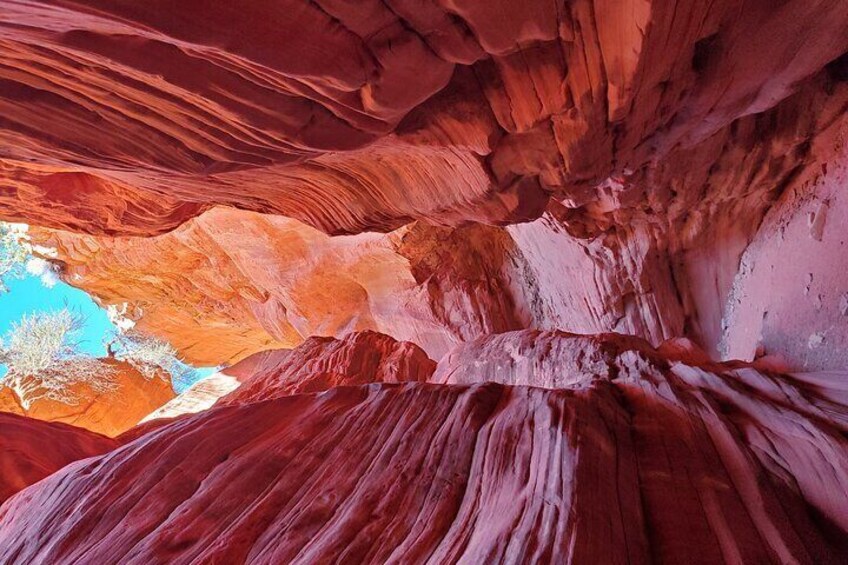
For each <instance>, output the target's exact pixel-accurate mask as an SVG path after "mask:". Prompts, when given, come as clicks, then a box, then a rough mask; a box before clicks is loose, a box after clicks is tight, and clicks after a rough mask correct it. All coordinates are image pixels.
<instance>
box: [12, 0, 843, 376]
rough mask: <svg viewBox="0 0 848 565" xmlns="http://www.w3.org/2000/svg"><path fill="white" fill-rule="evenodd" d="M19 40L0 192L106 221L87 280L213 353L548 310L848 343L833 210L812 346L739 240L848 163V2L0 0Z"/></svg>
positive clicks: (712, 335) (75, 267) (60, 224)
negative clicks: (749, 302)
mask: <svg viewBox="0 0 848 565" xmlns="http://www.w3.org/2000/svg"><path fill="white" fill-rule="evenodd" d="M246 38H250V39H249V40H248V39H246ZM0 46H2V48H3V52H4V59H3V61H2V65H0V141H2V142H3V147H5V149H4V150H3V153H2V154H0V175H2V179H3V182H2V185H0V216H3V217H5V218H9V219H19V220H26V221H28V222H30V223H33V224H36V225H41V226H48V227H52V228H60V229H63V230H71V231H75V232H85V233H88V234H91V235H92V236H91V237H85V236H81V237H80V239H75V237H77V236H67V235H64V234H62V233H61V232H59V233H58V234H57V235H56V237H57V238H58V239H60V240H64V244H63V245H58V247H59V248H60V254H59V261H60V263H61V264H65V265H67V268H68V273H66V277H67V278H68V280H70V282H72V283H73V284H76V285H78V286H80V287H82V288H84V289H86V290H89V291H91V292H93V293H94V294H95V295H97V296H100V297H101V298H102V299H103V300H104V301H105V302H110V303H112V302H116V301H117V302H123V301H131V302H133V303H134V304H135V305H136V306H137V309H136V311H137V312H149V313H150V315H149V316H148V320H145V321H144V322H142V324H143V325H146V326H149V327H148V329H149V330H151V331H152V332H153V333H155V334H158V335H160V336H162V337H166V338H169V339H171V340H172V341H174V342H175V343H176V344H177V346H178V348H179V349H180V350H181V351H183V352H184V353H185V354H186V356H187V357H188V358H189V359H191V360H194V361H196V362H203V363H208V364H218V363H232V362H235V361H238V360H240V359H243V358H245V357H246V356H247V355H250V354H251V353H254V352H257V351H261V350H264V349H268V348H278V347H287V348H288V347H293V346H295V345H297V344H298V343H300V342H301V341H302V340H303V339H305V338H307V337H309V336H310V335H323V336H335V337H343V336H344V335H345V334H346V333H348V332H350V331H360V330H366V329H371V330H376V331H380V332H383V333H387V334H390V335H392V336H393V337H395V338H397V339H400V340H411V341H414V342H415V343H418V344H419V345H421V346H422V347H424V348H425V350H426V351H427V352H428V354H429V355H431V356H432V357H435V358H438V357H441V355H443V354H444V353H446V352H447V351H448V350H450V349H451V348H452V347H453V346H454V345H456V344H458V343H462V342H464V341H467V340H470V339H475V338H478V337H482V336H485V335H488V334H491V333H495V332H503V331H509V330H515V329H523V328H535V329H563V330H566V331H574V332H585V333H598V332H606V331H618V332H625V333H633V334H636V335H639V336H641V337H644V338H646V339H648V340H649V341H650V342H651V343H653V344H654V345H657V344H659V343H660V342H662V341H663V340H665V339H668V338H672V337H677V336H680V335H686V336H687V337H689V338H691V339H694V340H696V341H698V342H699V343H700V344H701V345H702V346H703V347H704V349H705V350H706V351H707V352H708V353H710V355H712V356H713V357H714V358H729V357H730V356H733V355H736V356H744V357H746V358H752V357H754V356H755V355H756V352H757V351H758V350H759V351H767V352H772V351H777V350H784V354H785V357H786V358H787V362H788V363H789V364H790V365H791V366H792V367H795V368H799V369H800V368H804V369H816V368H838V367H840V366H841V365H840V363H841V362H842V359H843V354H842V353H840V351H842V350H844V348H842V347H840V344H842V343H843V342H844V340H845V339H846V338H845V337H844V336H845V335H848V334H846V333H845V332H844V331H843V330H841V326H842V325H841V324H837V323H836V321H837V320H838V316H837V315H836V312H837V310H838V301H839V299H840V298H839V297H838V296H837V295H841V293H842V292H844V291H843V290H842V289H841V287H842V286H846V285H848V281H845V280H844V277H842V273H841V270H836V271H833V270H828V268H827V266H826V265H827V264H828V262H827V261H826V260H825V259H824V258H826V257H830V256H837V255H838V253H839V252H840V249H839V246H840V245H841V243H838V242H837V240H838V239H839V237H840V236H838V235H836V236H827V234H826V233H824V232H822V237H818V236H817V237H813V238H812V239H813V242H807V241H806V240H804V241H803V242H800V243H797V244H792V245H791V246H790V247H791V252H792V254H793V256H794V255H798V259H799V260H800V262H799V263H798V267H797V269H798V270H800V269H802V268H808V271H807V272H809V273H813V275H814V276H815V275H816V274H818V275H819V277H818V278H817V279H816V280H818V281H825V282H826V284H827V285H828V288H826V289H823V290H824V291H818V292H815V293H814V294H812V295H811V296H813V299H812V303H811V304H810V305H809V306H810V307H805V313H804V315H803V317H804V319H803V324H802V326H803V333H805V334H806V335H807V336H809V337H808V339H810V340H812V341H811V343H812V344H813V345H812V346H811V347H806V346H805V347H799V346H797V345H796V344H788V341H789V339H787V338H785V337H784V336H785V335H787V334H790V333H791V332H792V328H793V326H792V324H793V323H795V322H796V321H797V320H795V319H794V318H793V316H794V315H791V314H788V313H787V314H784V313H779V312H777V311H776V310H777V309H778V307H779V305H780V304H788V303H791V302H793V301H791V300H783V298H782V297H783V296H784V295H785V294H786V293H787V292H790V293H794V292H795V291H796V290H797V288H796V287H797V284H796V283H795V282H791V283H790V282H786V281H788V280H789V278H790V276H789V275H787V276H786V278H785V279H784V278H779V279H771V278H770V277H768V276H765V275H763V274H762V273H763V270H761V271H760V273H759V274H757V275H756V276H755V277H754V279H751V278H750V276H749V273H747V272H746V268H748V267H750V265H751V264H752V262H756V261H754V259H753V257H750V256H749V258H748V260H747V262H742V261H741V258H742V256H743V253H745V252H746V248H748V247H749V244H751V243H752V242H754V243H753V244H752V245H753V246H754V248H752V249H751V250H749V254H753V253H754V251H755V249H762V251H757V253H758V254H759V253H763V254H764V256H763V258H762V259H761V260H760V261H759V263H762V264H763V265H766V264H767V263H769V262H773V261H774V260H775V259H772V258H769V254H771V255H774V254H775V251H774V250H773V249H770V245H771V244H769V243H768V242H770V241H772V238H773V236H774V233H775V225H774V223H772V222H765V223H763V218H764V217H765V216H766V214H769V215H770V217H771V216H777V215H780V212H779V210H780V209H783V210H787V211H786V212H785V213H787V214H790V213H791V210H797V209H799V207H803V204H802V203H801V202H800V201H795V198H796V197H801V196H800V195H802V194H803V193H805V192H809V187H810V186H811V185H812V184H815V183H821V184H823V185H831V186H833V185H838V184H840V182H841V181H840V180H839V179H840V178H841V177H840V176H839V175H840V174H841V173H839V172H838V171H839V170H841V169H840V167H841V164H842V163H844V162H845V155H844V150H843V148H842V147H843V138H844V135H845V131H846V128H848V125H846V118H845V116H846V115H848V113H846V107H848V85H846V80H848V60H846V56H845V53H846V51H848V10H846V9H845V5H844V2H839V1H834V0H821V1H817V2H809V1H808V0H785V1H782V2H780V3H778V4H775V3H774V2H773V1H772V0H757V1H749V2H745V3H744V4H739V3H738V2H735V1H731V0H719V1H715V2H708V3H705V2H695V1H685V2H651V1H649V0H627V1H625V2H618V3H614V2H608V1H605V0H574V1H572V2H567V3H566V2H562V1H559V0H557V1H553V2H552V1H549V0H527V1H525V2H521V3H516V2H514V1H512V0H497V1H486V2H483V1H480V0H440V1H438V2H427V3H421V2H410V1H408V0H390V1H387V2H383V1H377V0H373V1H372V0H369V1H367V2H358V3H357V5H356V6H353V5H352V4H351V3H349V2H340V1H337V0H320V1H316V2H308V3H306V2H302V1H300V0H287V1H282V2H277V3H267V2H259V3H252V4H251V5H250V6H248V7H243V6H239V7H233V6H230V5H228V4H226V3H208V2H204V3H200V4H198V3H195V2H184V3H179V5H173V3H163V2H161V1H155V2H147V3H143V4H139V3H137V2H130V1H119V2H110V3H103V2H99V1H97V0H81V1H74V2H71V1H61V2H50V3H46V2H39V1H36V0H26V1H24V0H9V1H7V2H5V3H4V10H3V13H2V14H0ZM829 190H830V189H825V190H823V191H820V192H819V195H818V196H816V198H817V200H818V201H821V202H825V201H829V200H828V198H830V197H829V196H828V194H829V192H828V191H829ZM793 202H794V203H793ZM214 206H226V207H229V208H240V209H242V210H247V211H250V212H262V213H265V214H270V215H271V216H269V217H270V218H271V219H268V218H269V217H259V216H254V215H252V214H250V213H249V212H243V213H239V212H234V211H232V210H226V211H223V212H222V211H218V210H211V209H212V208H213V207H214ZM210 210H211V211H210ZM204 212H205V213H204ZM210 214H212V215H211V216H210ZM802 215H803V213H802ZM819 217H820V218H821V216H819ZM190 218H197V219H196V221H195V222H189V223H186V222H187V221H188V220H189V219H190ZM413 220H417V222H416V223H413V224H412V226H410V225H409V224H410V223H411V222H412V221H413ZM525 220H533V221H531V222H529V223H516V222H523V221H525ZM474 222H478V223H482V224H486V225H485V226H484V225H475V224H474ZM469 223H471V224H469ZM799 223H803V221H799ZM761 224H762V226H761ZM819 224H822V225H823V223H822V220H821V219H820V220H819V221H818V223H817V226H819V227H816V232H817V233H818V231H820V230H821V229H823V228H822V227H821V226H820V225H819ZM179 226H183V227H182V228H180V227H179ZM497 226H501V227H497ZM171 230H177V231H176V232H174V233H173V234H170V235H165V236H162V238H159V239H157V240H155V242H156V243H155V244H154V245H148V242H147V241H146V240H140V241H133V240H131V239H130V240H127V239H118V240H114V239H111V238H105V239H102V238H100V237H97V236H113V235H122V236H150V235H157V234H163V233H164V232H168V231H171ZM366 230H373V231H379V232H392V233H391V234H390V235H388V236H386V237H385V238H383V237H381V236H378V235H374V234H369V235H363V234H362V233H361V232H363V231H366ZM393 230H400V231H399V232H398V231H393ZM799 230H801V231H803V228H802V227H799ZM321 232H325V233H329V234H359V235H356V236H355V238H356V239H354V240H348V239H346V238H332V239H331V238H327V237H323V236H322V235H321ZM789 233H790V235H793V236H794V232H793V231H792V230H790V232H789ZM45 237H47V238H51V237H53V236H51V235H46V236H45ZM804 237H806V236H804ZM251 241H255V242H256V243H251ZM840 241H841V240H840ZM756 242H761V243H756ZM762 242H765V243H762ZM808 248H810V249H808ZM782 255H783V252H781V256H782ZM802 256H803V257H802ZM809 257H822V258H823V259H822V260H821V265H820V266H817V265H806V266H804V267H802V266H801V265H800V263H803V262H804V261H807V260H809V259H808V258H809ZM455 258H461V259H459V260H456V261H455V260H454V259H455ZM245 265H247V266H245ZM378 266H379V267H378ZM816 271H820V272H818V273H816ZM825 271H827V272H825ZM142 273H143V276H142V275H141V274H142ZM195 273H196V278H195V276H194V275H195ZM77 276H79V277H80V278H79V279H77V278H76V277H77ZM804 276H806V274H805V275H804ZM791 278H792V280H793V281H794V280H795V279H794V274H793V277H791ZM210 279H211V280H210ZM830 279H834V280H830ZM815 284H820V283H815ZM822 284H823V283H822ZM749 287H750V288H749ZM325 289H326V290H325ZM760 289H766V290H768V292H771V293H772V294H774V295H776V296H778V297H779V298H778V299H777V300H778V301H779V302H778V303H777V304H775V305H769V304H760V305H757V306H755V307H752V309H751V311H750V312H742V311H738V310H736V306H737V305H738V303H739V302H741V301H743V298H742V297H744V296H749V295H756V296H761V295H762V294H763V292H760ZM818 294H821V295H822V298H821V301H822V304H823V305H824V306H823V307H822V308H818V307H817V304H818V302H817V299H816V296H817V295H818ZM330 302H338V304H337V305H336V306H337V307H336V308H328V304H329V303H330ZM187 305H191V306H192V308H193V307H194V306H197V308H198V311H196V312H195V311H193V310H192V308H189V307H187ZM765 312H770V317H769V318H768V320H767V321H766V322H763V321H762V320H761V319H758V316H759V317H760V318H763V317H764V316H765ZM800 315H801V314H798V316H800ZM760 326H762V327H760ZM215 333H217V335H213V334H215ZM740 334H744V335H745V336H746V337H745V338H744V340H741V341H739V340H737V338H736V336H738V335H740ZM823 334H827V335H824V336H823ZM737 341H738V342H739V345H735V343H736V342H737ZM743 343H744V345H743Z"/></svg>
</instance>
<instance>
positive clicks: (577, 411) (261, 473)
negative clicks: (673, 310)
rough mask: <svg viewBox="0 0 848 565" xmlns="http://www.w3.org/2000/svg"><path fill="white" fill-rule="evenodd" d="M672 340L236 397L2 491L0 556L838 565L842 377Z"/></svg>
mask: <svg viewBox="0 0 848 565" xmlns="http://www.w3.org/2000/svg"><path fill="white" fill-rule="evenodd" d="M673 345H674V347H672V348H671V349H672V350H674V351H676V354H675V355H672V356H671V357H668V356H666V355H664V354H663V353H661V352H658V351H657V350H654V349H653V348H651V347H650V346H649V345H648V344H647V343H645V342H644V341H641V340H637V339H634V338H622V337H620V336H599V337H580V336H570V335H567V334H562V333H542V334H539V333H536V332H513V333H510V334H505V335H498V336H492V337H491V338H489V339H488V340H481V341H480V342H478V343H476V344H474V345H469V346H467V347H468V348H469V351H465V352H462V353H460V354H459V355H457V356H452V358H451V361H449V362H448V366H446V367H445V368H442V367H440V368H439V370H438V371H437V374H445V375H449V376H448V377H447V378H445V379H442V380H446V381H448V382H455V381H457V380H463V379H462V378H461V377H460V376H459V375H460V374H461V373H464V374H466V375H472V376H473V378H474V380H475V381H476V382H478V383H479V382H480V381H484V380H503V379H501V378H499V376H498V371H497V369H496V367H497V366H504V363H505V362H507V360H506V357H505V356H504V348H505V347H506V348H508V349H507V351H506V354H507V355H509V356H512V358H513V361H512V363H513V364H514V365H513V369H514V370H513V373H512V374H511V375H509V378H508V380H510V381H511V382H514V383H516V384H519V385H520V386H509V385H505V384H499V383H488V384H475V385H471V386H468V385H437V384H425V383H417V382H410V383H401V384H385V383H376V384H370V385H357V386H342V387H335V388H332V389H330V390H328V391H326V392H321V393H312V394H298V395H294V396H282V397H279V398H272V399H268V400H260V401H258V402H254V401H253V399H251V398H244V397H243V398H242V399H241V401H240V402H234V403H233V404H231V405H228V406H218V407H215V408H212V409H211V410H208V411H206V412H203V413H200V414H195V415H191V416H187V417H183V418H181V419H178V420H177V421H175V422H173V423H171V424H168V425H166V426H164V427H159V428H157V429H155V431H152V432H150V433H148V434H147V435H144V436H141V437H140V438H138V439H136V440H135V441H132V442H131V443H129V444H127V445H125V446H124V447H121V448H118V449H117V450H115V451H113V452H111V453H108V454H106V455H104V456H102V457H100V458H98V459H93V460H90V461H87V462H83V463H79V464H77V465H74V466H71V467H68V468H66V469H64V470H62V471H59V472H58V473H56V474H55V475H53V476H52V477H50V478H48V479H47V480H45V481H43V482H41V483H39V484H38V485H35V486H33V487H31V488H29V489H27V490H25V491H24V492H22V493H20V494H19V495H18V496H16V497H15V498H13V499H12V500H11V501H10V502H9V503H8V504H6V505H5V506H4V507H2V508H0V542H2V543H0V556H2V560H3V561H4V562H8V563H29V562H51V563H65V562H72V561H74V560H78V559H84V560H87V561H93V562H103V561H112V560H120V561H121V562H124V563H149V562H151V561H168V562H172V563H187V562H192V561H198V560H200V561H216V562H228V563H233V562H242V561H250V562H256V563H280V562H286V563H289V562H300V563H309V562H316V561H322V562H323V561H337V560H341V561H345V562H372V563H383V562H387V561H403V562H406V563H410V562H425V561H429V562H437V563H441V562H455V561H462V560H467V561H472V562H493V561H500V560H506V561H509V562H522V561H529V562H533V561H538V560H541V561H544V562H548V561H553V562H572V563H625V562H630V563H648V562H652V561H658V562H664V563H721V562H746V563H768V562H797V563H840V562H844V559H845V558H846V557H848V546H846V544H845V539H846V538H845V533H846V532H848V498H846V496H848V495H846V493H848V474H846V469H848V440H846V435H845V432H846V426H848V418H846V413H848V412H846V402H848V388H846V386H845V382H846V380H845V375H844V374H841V373H840V374H835V373H831V374H826V373H820V374H809V375H806V376H804V377H803V378H799V377H790V376H788V375H780V374H776V373H769V372H764V371H758V370H757V369H755V368H753V367H751V366H750V365H748V364H745V363H735V364H725V365H720V364H707V365H698V364H696V363H692V362H686V361H682V360H680V359H681V358H682V357H685V356H686V355H689V356H690V358H691V355H692V354H693V353H692V351H689V352H688V353H686V352H685V348H681V347H680V344H676V345H675V344H673ZM667 349H668V348H667ZM471 350H473V351H474V353H476V355H477V359H478V360H479V361H480V362H479V363H476V364H475V363H471V364H466V363H465V362H464V360H465V359H469V358H470V357H468V355H469V354H470V353H471ZM681 352H683V353H681ZM411 355H412V357H414V356H415V353H414V352H411ZM554 360H558V361H559V365H556V364H554V363H553V361H554ZM457 363H461V364H460V365H457ZM551 377H554V378H556V379H557V380H558V386H559V388H557V389H548V390H546V389H542V388H534V387H529V388H528V387H527V386H524V385H527V384H531V385H535V384H550V382H551ZM539 379H541V380H542V381H543V382H541V383H540V382H539ZM268 384H269V387H270V388H273V386H274V385H273V384H272V383H270V382H269V383H268ZM283 386H285V385H283ZM107 508H108V512H106V511H105V510H106V509H107ZM72 509H73V513H71V510H72ZM399 509H404V510H403V511H402V512H399V511H398V510H399Z"/></svg>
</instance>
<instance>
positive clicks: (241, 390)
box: [220, 332, 436, 404]
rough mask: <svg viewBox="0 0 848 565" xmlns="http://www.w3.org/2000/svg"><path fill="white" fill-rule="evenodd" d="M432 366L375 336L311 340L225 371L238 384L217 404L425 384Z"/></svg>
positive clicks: (403, 345)
mask: <svg viewBox="0 0 848 565" xmlns="http://www.w3.org/2000/svg"><path fill="white" fill-rule="evenodd" d="M435 368H436V363H435V362H434V361H432V360H431V359H430V358H429V357H427V354H426V353H424V351H422V350H421V348H419V347H418V346H416V345H414V344H412V343H409V342H398V341H396V340H395V339H392V338H391V337H389V336H387V335H383V334H378V333H375V332H360V333H354V334H350V335H348V336H346V337H345V338H344V339H341V340H339V339H333V338H320V337H311V338H309V339H308V340H306V341H305V342H304V343H303V344H301V345H300V346H299V347H297V348H296V349H292V350H278V351H265V352H262V353H257V354H255V355H253V356H251V357H248V358H247V359H245V360H244V361H242V362H241V363H237V364H236V365H234V366H233V367H230V368H229V369H227V373H229V374H230V375H233V376H235V377H236V378H237V379H238V380H240V381H241V382H242V384H241V386H239V387H238V388H237V389H236V390H234V391H233V392H232V393H231V394H229V395H227V396H226V397H224V398H223V399H222V400H221V402H220V403H221V404H245V403H248V402H258V401H261V400H268V399H271V398H279V397H281V396H289V395H292V394H299V393H304V392H319V391H322V390H327V389H330V388H333V387H337V386H349V385H357V384H365V383H402V382H426V381H427V380H428V379H429V378H430V377H431V376H432V374H433V371H434V370H435Z"/></svg>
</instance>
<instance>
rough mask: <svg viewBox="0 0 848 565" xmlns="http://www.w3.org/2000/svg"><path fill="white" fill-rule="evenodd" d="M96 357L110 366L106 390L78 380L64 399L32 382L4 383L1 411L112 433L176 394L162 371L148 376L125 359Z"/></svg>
mask: <svg viewBox="0 0 848 565" xmlns="http://www.w3.org/2000/svg"><path fill="white" fill-rule="evenodd" d="M97 361H98V362H99V363H103V364H106V365H108V366H109V367H112V370H110V372H109V374H108V378H109V382H110V383H111V385H110V387H109V389H108V390H97V389H95V388H94V387H92V386H91V384H90V383H87V382H79V383H77V384H74V385H73V386H71V387H70V390H68V391H67V394H66V396H67V399H65V400H61V399H56V398H53V397H52V396H50V395H45V394H43V393H44V392H45V391H44V390H43V389H40V388H37V387H33V386H24V387H23V388H22V389H21V390H19V391H17V392H16V391H15V390H12V389H11V388H9V387H4V388H3V390H2V391H0V394H2V396H0V411H4V412H11V413H14V414H22V415H25V416H29V417H30V418H36V419H38V420H44V421H47V422H62V423H65V424H70V425H73V426H77V427H80V428H85V429H88V430H91V431H94V432H97V433H100V434H104V435H106V436H109V437H115V436H118V435H120V434H122V433H123V432H125V431H127V430H128V429H130V428H132V427H133V426H135V425H136V424H138V423H139V421H141V419H142V418H144V417H145V416H146V415H148V414H149V413H150V412H151V411H153V410H155V409H157V408H159V407H160V406H162V405H163V404H165V403H166V402H168V401H169V400H171V399H172V398H174V396H175V394H174V390H173V389H172V388H171V381H170V378H168V377H167V376H165V375H163V376H154V377H152V378H148V377H146V376H144V375H143V374H142V373H140V372H139V371H138V370H136V369H135V368H133V367H132V366H131V365H129V364H128V363H125V362H122V361H117V360H115V359H109V358H102V359H99V360H97ZM26 379H31V377H25V380H26ZM19 393H20V394H23V398H22V397H21V396H19Z"/></svg>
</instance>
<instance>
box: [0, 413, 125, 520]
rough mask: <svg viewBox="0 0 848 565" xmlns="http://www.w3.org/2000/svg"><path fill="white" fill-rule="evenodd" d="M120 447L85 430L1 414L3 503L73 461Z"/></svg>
mask: <svg viewBox="0 0 848 565" xmlns="http://www.w3.org/2000/svg"><path fill="white" fill-rule="evenodd" d="M117 446H118V442H116V441H115V440H112V439H110V438H108V437H105V436H102V435H99V434H96V433H93V432H90V431H88V430H84V429H81V428H75V427H73V426H68V425H65V424H58V423H49V422H44V421H41V420H36V419H34V418H26V417H24V416H19V415H14V414H7V413H0V504H2V503H3V502H4V501H5V500H6V499H7V498H9V497H10V496H12V495H13V494H15V493H16V492H18V491H19V490H21V489H23V488H25V487H27V486H29V485H31V484H33V483H35V482H38V481H40V480H41V479H43V478H44V477H46V476H48V475H50V474H52V473H55V472H56V471H58V470H59V469H61V468H62V467H64V466H65V465H68V464H69V463H71V462H73V461H77V460H79V459H85V458H86V457H92V456H94V455H100V454H102V453H105V452H107V451H109V450H111V449H114V448H115V447H117Z"/></svg>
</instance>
